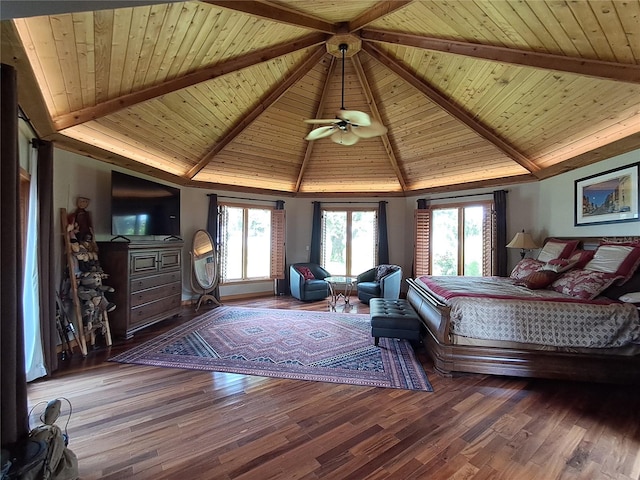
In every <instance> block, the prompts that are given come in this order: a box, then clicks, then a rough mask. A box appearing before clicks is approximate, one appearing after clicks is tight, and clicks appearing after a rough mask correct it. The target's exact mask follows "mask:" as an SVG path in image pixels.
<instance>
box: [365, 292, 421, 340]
mask: <svg viewBox="0 0 640 480" xmlns="http://www.w3.org/2000/svg"><path fill="white" fill-rule="evenodd" d="M369 306H370V307H371V336H372V337H374V338H375V345H376V346H377V345H378V341H379V339H380V337H386V338H404V339H406V340H415V341H419V340H420V330H421V328H422V322H421V321H420V317H419V316H418V314H417V313H416V311H415V310H414V309H413V307H412V306H411V304H410V303H409V302H408V301H407V300H404V299H390V298H372V299H371V301H370V303H369Z"/></svg>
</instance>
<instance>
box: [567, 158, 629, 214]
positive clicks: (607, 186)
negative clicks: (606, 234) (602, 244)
mask: <svg viewBox="0 0 640 480" xmlns="http://www.w3.org/2000/svg"><path fill="white" fill-rule="evenodd" d="M638 170H640V163H636V164H633V165H629V166H626V167H621V168H616V169H614V170H609V171H607V172H603V173H598V174H596V175H591V176H590V177H585V178H581V179H580V180H576V182H575V205H576V214H575V225H576V226H583V225H598V224H603V223H619V222H637V221H638V220H640V217H639V216H638V211H639V210H640V200H639V199H638V190H639V189H640V185H639V184H638Z"/></svg>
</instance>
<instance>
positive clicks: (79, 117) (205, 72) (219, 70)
mask: <svg viewBox="0 0 640 480" xmlns="http://www.w3.org/2000/svg"><path fill="white" fill-rule="evenodd" d="M326 39H327V35H326V34H324V33H313V34H311V35H307V36H305V37H303V38H301V39H299V40H296V41H294V42H286V43H281V44H279V45H275V46H273V47H268V48H264V49H262V50H256V51H254V52H251V53H248V54H246V55H242V56H241V57H237V58H232V59H230V60H228V61H226V62H222V63H219V64H216V65H212V66H210V67H206V68H203V69H201V70H197V71H195V72H192V73H188V74H186V75H183V76H181V77H176V78H173V79H171V80H168V81H166V82H163V83H160V84H158V85H154V86H152V87H148V88H145V89H142V90H138V91H137V92H132V93H129V94H127V95H122V96H121V97H117V98H114V99H112V100H108V101H106V102H103V103H100V104H99V105H95V106H93V107H87V108H83V109H81V110H77V111H75V112H70V113H67V114H65V115H60V116H58V117H55V118H54V119H53V124H54V126H55V128H56V130H58V131H60V130H64V129H65V128H69V127H73V126H75V125H80V124H82V123H85V122H88V121H90V120H95V119H97V118H100V117H104V116H106V115H110V114H112V113H115V112H117V111H119V110H122V109H124V108H128V107H131V106H132V105H136V104H138V103H142V102H145V101H147V100H151V99H153V98H157V97H159V96H162V95H166V94H168V93H172V92H175V91H177V90H180V89H182V88H186V87H191V86H193V85H196V84H198V83H202V82H206V81H208V80H212V79H214V78H217V77H221V76H223V75H228V74H229V73H233V72H235V71H238V70H241V69H243V68H247V67H250V66H252V65H255V64H257V63H263V62H267V61H269V60H273V59H274V58H278V57H281V56H283V55H288V54H290V53H293V52H295V51H297V50H301V49H304V48H309V47H312V46H314V45H319V44H324V42H325V41H326Z"/></svg>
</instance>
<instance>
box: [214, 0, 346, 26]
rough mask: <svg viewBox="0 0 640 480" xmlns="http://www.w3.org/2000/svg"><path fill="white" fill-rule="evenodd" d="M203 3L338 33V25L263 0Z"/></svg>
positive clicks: (221, 0)
mask: <svg viewBox="0 0 640 480" xmlns="http://www.w3.org/2000/svg"><path fill="white" fill-rule="evenodd" d="M202 2H203V3H208V4H210V5H215V6H217V7H222V8H227V9H229V10H235V11H236V12H242V13H248V14H249V15H254V16H256V17H260V18H264V19H267V20H272V21H274V22H279V23H286V24H287V25H292V26H294V27H300V28H310V29H312V30H316V31H320V32H324V33H331V34H335V33H338V28H339V27H338V26H337V25H334V24H333V23H329V22H325V21H324V20H320V19H319V18H315V17H312V16H310V15H305V14H304V13H302V12H299V11H297V10H294V9H291V8H286V7H282V6H280V5H274V4H271V3H268V2H265V1H255V2H252V1H244V0H227V1H224V0H202Z"/></svg>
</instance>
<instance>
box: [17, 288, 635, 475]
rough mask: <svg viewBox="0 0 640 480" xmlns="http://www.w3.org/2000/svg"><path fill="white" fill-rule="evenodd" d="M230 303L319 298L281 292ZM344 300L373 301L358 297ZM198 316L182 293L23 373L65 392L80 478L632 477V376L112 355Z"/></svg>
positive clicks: (47, 389) (358, 308)
mask: <svg viewBox="0 0 640 480" xmlns="http://www.w3.org/2000/svg"><path fill="white" fill-rule="evenodd" d="M225 305H242V306H251V307H270V308H284V309H294V308H303V309H308V310H326V308H327V307H326V303H325V302H314V303H309V304H302V303H300V302H298V301H297V300H294V299H291V298H289V297H269V298H260V299H256V300H245V301H226V302H225ZM203 310H204V309H203ZM351 311H352V312H354V313H368V312H369V310H368V307H367V306H366V305H363V304H361V303H359V302H358V301H357V300H355V301H354V305H353V307H352V308H351ZM194 316H195V315H194V313H193V308H192V307H184V308H183V314H182V316H181V317H178V318H175V319H171V320H169V321H166V322H164V323H162V324H160V325H157V326H155V327H153V328H151V329H147V330H146V331H144V332H141V333H139V334H137V335H135V337H134V338H133V339H132V340H130V341H128V342H118V341H117V340H116V341H114V345H113V346H112V347H111V348H100V349H97V350H94V351H91V352H90V353H89V355H88V356H87V358H85V359H82V358H81V357H80V355H79V354H78V353H76V354H75V355H74V356H73V358H72V359H70V360H67V361H65V362H64V363H63V366H62V368H61V369H60V370H59V371H58V372H56V374H55V375H54V376H53V377H52V378H50V379H47V380H40V381H36V382H33V383H31V384H30V385H29V389H28V390H29V404H30V406H31V405H34V404H36V403H38V402H40V401H48V400H51V399H53V398H57V397H66V398H68V399H69V400H70V401H71V403H72V405H73V415H72V417H71V421H70V423H69V436H70V444H69V447H70V448H71V449H72V450H73V452H74V453H75V454H76V455H77V457H78V460H79V468H80V474H81V478H82V479H84V480H89V479H98V478H103V479H126V478H135V479H180V480H192V479H260V480H263V479H269V478H276V479H293V478H301V479H316V478H331V479H347V478H348V479H364V478H368V479H381V478H396V479H415V478H425V479H426V478H428V479H435V480H438V479H518V480H520V479H536V480H538V479H544V480H548V479H555V478H563V479H619V480H629V479H635V480H638V479H639V478H640V394H639V391H638V388H637V386H613V385H598V384H586V383H578V382H575V383H572V382H561V381H544V380H527V379H514V378H506V377H492V376H485V375H457V376H455V377H453V378H446V377H443V376H441V375H439V374H437V373H436V372H434V371H433V368H432V365H431V362H430V361H429V360H428V357H427V356H426V354H425V352H424V351H419V352H418V354H419V357H420V358H421V360H422V362H423V365H424V368H425V370H426V372H427V374H428V375H429V380H430V381H431V383H432V385H433V387H434V390H435V392H434V393H426V392H412V391H405V390H395V389H383V388H369V387H359V386H351V385H336V384H328V383H321V382H305V381H296V380H281V379H274V378H262V377H251V376H243V375H235V374H225V373H211V372H200V371H190V370H177V369H163V368H155V367H146V366H138V365H124V364H118V363H110V362H107V361H106V360H107V359H108V358H109V357H110V356H111V355H113V354H116V353H119V352H121V351H124V350H126V349H129V348H131V347H132V346H133V345H136V344H138V343H140V342H142V341H144V340H146V339H148V338H151V337H152V336H154V335H157V334H158V333H160V332H163V331H166V330H168V329H170V328H172V327H174V326H176V325H178V324H180V323H182V322H186V321H189V320H190V319H191V318H193V317H194Z"/></svg>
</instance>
